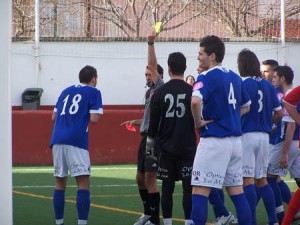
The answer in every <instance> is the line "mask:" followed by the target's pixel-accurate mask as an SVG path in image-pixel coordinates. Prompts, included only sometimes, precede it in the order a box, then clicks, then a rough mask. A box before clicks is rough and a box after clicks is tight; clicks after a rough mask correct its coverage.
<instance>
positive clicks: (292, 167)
mask: <svg viewBox="0 0 300 225" xmlns="http://www.w3.org/2000/svg"><path fill="white" fill-rule="evenodd" d="M283 143H284V142H280V143H278V144H276V145H275V146H274V148H273V149H271V152H270V161H269V165H268V174H272V175H279V176H285V175H286V174H287V173H288V171H289V172H290V174H291V177H292V178H300V150H299V148H298V144H299V141H298V140H297V141H292V143H291V146H290V148H289V152H288V168H287V169H283V168H281V167H280V158H281V151H282V148H283Z"/></svg>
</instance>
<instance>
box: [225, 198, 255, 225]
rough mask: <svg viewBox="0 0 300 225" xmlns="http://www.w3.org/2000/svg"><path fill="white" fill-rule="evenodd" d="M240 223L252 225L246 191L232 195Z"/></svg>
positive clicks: (240, 224) (241, 224)
mask: <svg viewBox="0 0 300 225" xmlns="http://www.w3.org/2000/svg"><path fill="white" fill-rule="evenodd" d="M230 198H231V200H232V202H233V204H234V206H235V210H236V216H237V220H238V222H239V225H251V209H250V206H249V203H248V201H247V199H246V196H245V194H244V193H242V194H238V195H231V196H230Z"/></svg>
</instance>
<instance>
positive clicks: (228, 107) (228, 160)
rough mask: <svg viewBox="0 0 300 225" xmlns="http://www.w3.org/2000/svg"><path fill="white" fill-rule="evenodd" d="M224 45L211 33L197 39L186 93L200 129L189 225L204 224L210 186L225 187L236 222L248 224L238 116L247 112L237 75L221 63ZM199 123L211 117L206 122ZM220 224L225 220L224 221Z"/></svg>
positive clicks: (246, 99) (247, 100)
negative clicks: (192, 79) (193, 74)
mask: <svg viewBox="0 0 300 225" xmlns="http://www.w3.org/2000/svg"><path fill="white" fill-rule="evenodd" d="M224 55H225V45H224V43H223V41H222V40H221V39H220V38H218V37H216V36H206V37H204V38H203V39H202V41H201V42H200V50H199V54H198V60H199V65H200V67H202V68H205V69H206V70H207V71H205V72H204V73H202V74H204V75H200V76H198V79H197V83H196V84H195V85H194V91H193V96H192V105H191V107H192V113H193V117H194V123H195V127H196V128H199V127H201V126H203V125H204V126H205V127H204V129H202V130H201V139H200V144H199V145H198V148H197V151H196V156H195V160H194V164H193V172H192V185H193V195H192V216H191V219H192V221H193V223H194V224H195V225H204V224H205V223H206V220H207V214H208V206H207V202H208V196H209V193H210V189H211V188H222V186H226V188H227V191H228V193H229V195H230V197H231V200H232V201H233V203H234V205H235V208H236V213H237V219H238V222H239V224H240V225H250V224H251V210H250V207H249V204H248V201H247V199H246V197H245V195H244V193H243V187H242V184H243V177H242V143H241V137H240V136H241V135H242V131H241V122H240V121H241V119H240V116H241V115H243V114H244V113H246V112H248V111H249V108H250V107H249V106H250V103H251V102H250V99H249V95H248V93H247V92H246V90H245V89H244V88H243V84H242V79H241V78H240V77H239V76H238V75H237V74H235V73H234V72H232V71H230V70H227V69H226V68H224V67H222V66H221V64H222V61H223V58H224ZM205 121H212V122H211V123H208V124H206V122H205ZM224 224H226V223H224Z"/></svg>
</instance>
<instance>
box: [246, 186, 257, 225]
mask: <svg viewBox="0 0 300 225" xmlns="http://www.w3.org/2000/svg"><path fill="white" fill-rule="evenodd" d="M244 193H245V196H246V198H247V201H248V203H249V206H250V209H251V215H252V217H251V218H252V220H251V221H252V223H251V224H253V225H256V203H257V196H256V189H255V185H254V184H250V185H247V186H245V187H244Z"/></svg>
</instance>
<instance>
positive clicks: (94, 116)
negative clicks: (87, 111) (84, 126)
mask: <svg viewBox="0 0 300 225" xmlns="http://www.w3.org/2000/svg"><path fill="white" fill-rule="evenodd" d="M99 118H100V114H98V113H91V115H90V123H92V124H95V123H97V122H98V121H99Z"/></svg>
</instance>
